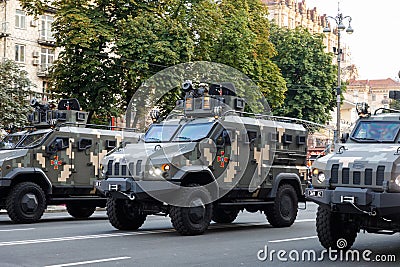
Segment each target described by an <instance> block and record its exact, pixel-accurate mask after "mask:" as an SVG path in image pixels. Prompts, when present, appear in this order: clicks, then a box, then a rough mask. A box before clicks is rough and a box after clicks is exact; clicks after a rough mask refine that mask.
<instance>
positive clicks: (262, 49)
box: [211, 0, 286, 108]
mask: <svg viewBox="0 0 400 267" xmlns="http://www.w3.org/2000/svg"><path fill="white" fill-rule="evenodd" d="M220 8H221V13H222V14H223V19H224V23H223V24H222V27H221V29H220V30H219V38H218V40H217V41H216V42H215V47H214V49H213V52H214V53H213V55H212V57H211V60H212V61H215V62H218V63H224V64H226V65H228V66H231V67H234V68H236V69H238V70H240V71H241V72H243V73H244V74H246V75H247V76H249V78H251V79H252V80H253V81H254V82H255V83H256V84H257V86H258V87H259V88H260V89H261V91H262V93H263V94H264V96H265V97H266V99H267V100H268V102H269V104H270V106H271V107H272V108H277V107H280V106H281V105H282V104H283V99H284V94H285V92H286V84H285V83H286V82H285V80H284V78H283V77H282V75H281V73H280V71H279V69H278V67H277V65H276V64H275V63H274V62H273V61H272V60H271V58H272V57H273V56H274V55H276V50H275V48H274V45H273V44H272V43H271V41H270V40H269V34H270V33H269V27H270V22H269V20H268V9H267V7H266V5H264V4H262V3H261V1H259V0H246V1H242V0H233V1H222V3H221V7H220ZM249 93H250V92H247V93H246V95H247V97H249V98H251V97H252V96H251V95H249Z"/></svg>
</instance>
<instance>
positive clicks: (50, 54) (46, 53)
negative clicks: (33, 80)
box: [40, 48, 54, 71]
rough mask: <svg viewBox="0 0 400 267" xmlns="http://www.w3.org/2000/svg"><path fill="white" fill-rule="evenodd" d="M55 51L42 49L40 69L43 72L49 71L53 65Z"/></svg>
mask: <svg viewBox="0 0 400 267" xmlns="http://www.w3.org/2000/svg"><path fill="white" fill-rule="evenodd" d="M53 61H54V49H50V48H42V49H41V52H40V67H41V69H42V71H47V70H48V68H49V67H50V66H51V65H53Z"/></svg>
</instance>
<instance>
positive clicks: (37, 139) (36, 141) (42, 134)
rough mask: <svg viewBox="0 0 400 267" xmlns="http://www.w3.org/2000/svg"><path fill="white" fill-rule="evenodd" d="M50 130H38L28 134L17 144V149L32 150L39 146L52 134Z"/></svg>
mask: <svg viewBox="0 0 400 267" xmlns="http://www.w3.org/2000/svg"><path fill="white" fill-rule="evenodd" d="M52 131H53V130H51V129H46V130H38V131H34V132H30V133H28V134H26V135H25V136H24V138H23V139H22V140H21V141H20V142H19V144H18V145H17V148H34V147H37V146H39V145H41V144H42V143H43V142H44V140H46V138H47V136H48V135H49V134H50V133H51V132H52Z"/></svg>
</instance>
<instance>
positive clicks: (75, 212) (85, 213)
mask: <svg viewBox="0 0 400 267" xmlns="http://www.w3.org/2000/svg"><path fill="white" fill-rule="evenodd" d="M95 210H96V207H95V206H80V205H79V204H76V203H74V204H71V203H68V204H67V211H68V213H69V215H71V216H72V217H74V218H77V219H87V218H89V217H90V216H92V214H93V213H94V212H95Z"/></svg>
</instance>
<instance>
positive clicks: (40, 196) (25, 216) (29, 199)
mask: <svg viewBox="0 0 400 267" xmlns="http://www.w3.org/2000/svg"><path fill="white" fill-rule="evenodd" d="M6 209H7V213H8V216H9V217H10V218H11V220H12V221H13V222H15V223H34V222H37V221H39V220H40V218H41V217H42V215H43V212H44V210H45V209H46V196H45V194H44V192H43V190H42V188H41V187H40V186H39V185H37V184H35V183H31V182H23V183H19V184H17V185H16V186H14V187H13V188H12V189H11V192H10V194H9V195H8V197H7V200H6Z"/></svg>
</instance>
